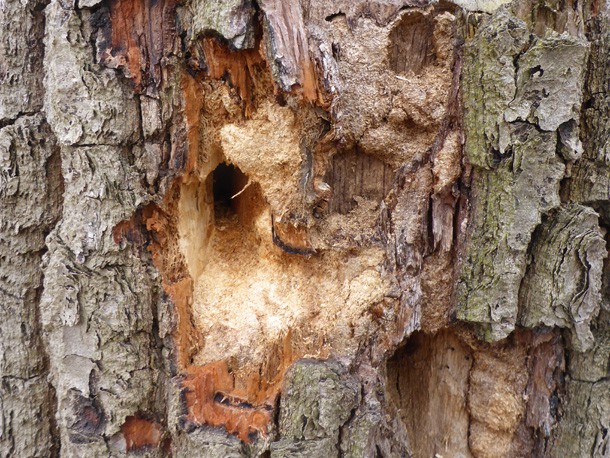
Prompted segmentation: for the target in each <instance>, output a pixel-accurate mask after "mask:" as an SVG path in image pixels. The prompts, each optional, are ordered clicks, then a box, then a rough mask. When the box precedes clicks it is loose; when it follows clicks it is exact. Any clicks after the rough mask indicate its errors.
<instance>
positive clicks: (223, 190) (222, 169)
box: [212, 162, 248, 221]
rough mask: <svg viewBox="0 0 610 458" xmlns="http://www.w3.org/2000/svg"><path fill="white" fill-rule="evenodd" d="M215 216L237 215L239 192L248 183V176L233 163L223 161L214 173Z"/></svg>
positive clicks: (218, 218) (217, 217)
mask: <svg viewBox="0 0 610 458" xmlns="http://www.w3.org/2000/svg"><path fill="white" fill-rule="evenodd" d="M212 180H213V182H212V183H213V184H212V186H213V193H214V218H215V219H216V220H217V221H218V220H220V219H226V218H232V217H234V216H235V215H237V201H238V199H239V196H236V197H233V196H235V195H236V194H238V193H239V192H240V191H241V190H242V189H244V187H245V186H246V184H247V183H248V177H247V176H246V174H245V173H243V172H242V171H241V170H240V169H239V168H238V167H235V166H234V165H233V164H227V163H224V162H223V163H222V164H220V165H219V166H218V167H216V169H215V170H214V172H213V174H212Z"/></svg>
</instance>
